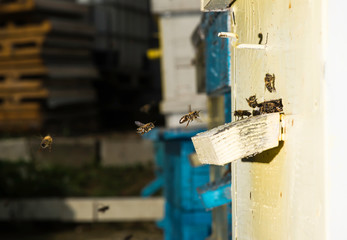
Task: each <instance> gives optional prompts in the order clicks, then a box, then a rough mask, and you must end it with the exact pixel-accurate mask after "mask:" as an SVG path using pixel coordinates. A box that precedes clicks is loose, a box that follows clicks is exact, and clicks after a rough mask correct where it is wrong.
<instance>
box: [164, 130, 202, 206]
mask: <svg viewBox="0 0 347 240" xmlns="http://www.w3.org/2000/svg"><path fill="white" fill-rule="evenodd" d="M201 131H202V130H194V131H190V132H188V131H185V130H170V131H165V132H164V134H163V138H164V139H165V159H164V164H163V165H164V168H163V170H164V178H165V179H164V195H165V198H166V200H167V201H168V202H169V203H170V204H171V205H172V206H174V207H176V208H179V209H182V210H185V211H204V210H205V208H204V206H203V204H202V202H201V200H200V198H199V195H198V193H197V190H196V189H197V188H198V187H199V186H201V185H203V184H206V183H208V182H209V166H207V165H205V166H199V167H193V166H191V165H190V162H189V155H190V154H192V153H194V152H195V150H194V146H193V143H192V141H191V137H192V136H194V135H196V134H197V133H198V132H201ZM180 133H181V134H180Z"/></svg>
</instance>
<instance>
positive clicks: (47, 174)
mask: <svg viewBox="0 0 347 240" xmlns="http://www.w3.org/2000/svg"><path fill="white" fill-rule="evenodd" d="M153 179H154V170H153V167H152V166H151V165H135V166H123V167H95V166H84V167H82V168H70V167H64V166H46V167H40V166H36V165H35V164H33V163H27V162H23V161H21V162H16V163H12V162H5V161H0V193H1V198H21V197H73V196H75V197H82V196H93V197H102V196H138V195H139V194H140V192H141V189H142V188H143V187H144V186H146V184H148V183H149V182H150V181H152V180H153Z"/></svg>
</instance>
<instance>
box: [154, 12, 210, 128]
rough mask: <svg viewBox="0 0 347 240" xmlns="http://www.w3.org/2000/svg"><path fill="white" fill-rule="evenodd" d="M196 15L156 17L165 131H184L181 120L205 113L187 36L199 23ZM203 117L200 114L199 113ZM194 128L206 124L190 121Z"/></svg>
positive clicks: (205, 98) (204, 98)
mask: <svg viewBox="0 0 347 240" xmlns="http://www.w3.org/2000/svg"><path fill="white" fill-rule="evenodd" d="M200 17H201V14H200V13H196V14H189V15H168V16H160V21H159V24H160V38H161V48H162V53H163V54H162V59H161V61H162V62H161V66H162V95H163V101H162V103H161V108H160V109H161V112H162V113H163V114H164V115H165V118H166V126H167V127H170V128H171V127H185V124H179V123H178V120H179V119H180V117H181V116H183V115H184V114H186V113H188V106H189V105H191V107H192V110H201V111H206V105H207V104H206V103H207V97H206V95H205V94H198V93H197V77H196V69H195V65H194V64H193V62H194V57H195V51H194V47H193V45H192V42H191V35H192V33H193V31H194V29H195V28H196V26H197V25H198V24H199V22H200ZM201 114H202V115H204V113H201ZM193 124H194V125H195V126H206V123H203V122H198V121H194V123H193ZM193 124H192V125H193Z"/></svg>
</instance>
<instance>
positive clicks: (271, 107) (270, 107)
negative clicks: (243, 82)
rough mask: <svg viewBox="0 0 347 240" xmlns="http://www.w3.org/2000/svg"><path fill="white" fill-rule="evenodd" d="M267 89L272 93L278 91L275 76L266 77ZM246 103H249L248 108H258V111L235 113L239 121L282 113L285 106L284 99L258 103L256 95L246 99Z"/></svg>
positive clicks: (239, 111) (238, 111) (268, 75)
mask: <svg viewBox="0 0 347 240" xmlns="http://www.w3.org/2000/svg"><path fill="white" fill-rule="evenodd" d="M264 80H265V87H266V89H267V90H268V91H269V92H270V93H272V92H275V91H276V88H275V74H272V75H271V74H269V73H267V74H266V75H265V79H264ZM246 101H247V103H248V106H250V107H251V108H258V109H257V110H253V111H252V113H251V112H250V111H247V110H237V111H235V112H234V116H235V117H236V118H237V120H239V119H240V118H241V119H243V117H245V116H246V117H249V116H251V115H253V116H257V115H260V114H266V113H274V112H282V111H283V104H282V98H280V99H275V100H270V101H264V102H262V103H258V102H257V97H256V95H253V96H250V97H249V98H246Z"/></svg>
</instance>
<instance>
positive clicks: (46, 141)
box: [40, 135, 53, 151]
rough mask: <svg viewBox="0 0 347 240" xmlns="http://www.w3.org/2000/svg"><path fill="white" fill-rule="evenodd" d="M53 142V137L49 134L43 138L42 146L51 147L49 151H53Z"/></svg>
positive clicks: (43, 147)
mask: <svg viewBox="0 0 347 240" xmlns="http://www.w3.org/2000/svg"><path fill="white" fill-rule="evenodd" d="M52 143H53V138H52V137H51V136H50V135H47V136H46V137H43V138H42V140H41V144H40V147H41V148H42V149H45V148H49V151H52Z"/></svg>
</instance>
